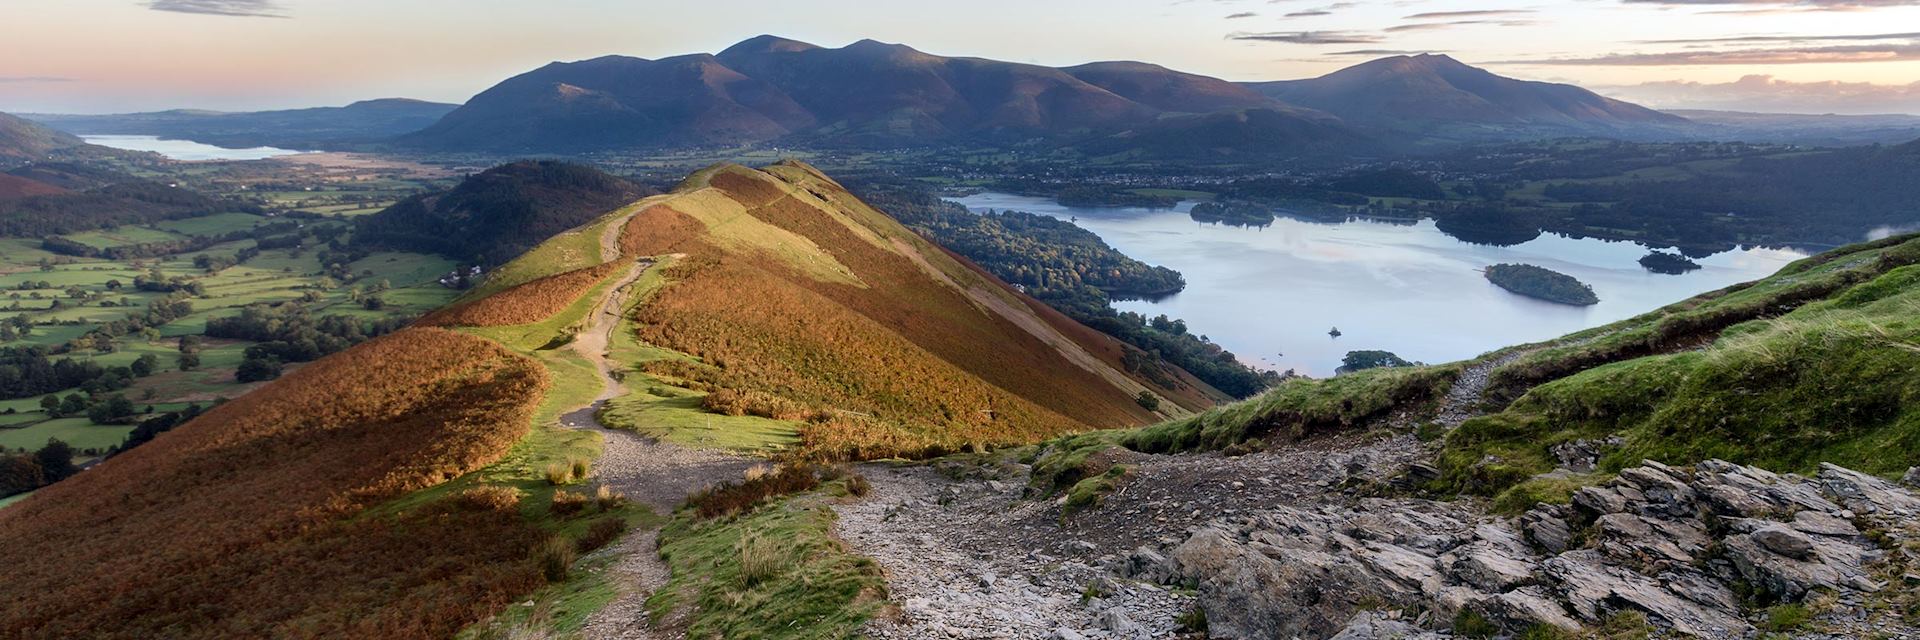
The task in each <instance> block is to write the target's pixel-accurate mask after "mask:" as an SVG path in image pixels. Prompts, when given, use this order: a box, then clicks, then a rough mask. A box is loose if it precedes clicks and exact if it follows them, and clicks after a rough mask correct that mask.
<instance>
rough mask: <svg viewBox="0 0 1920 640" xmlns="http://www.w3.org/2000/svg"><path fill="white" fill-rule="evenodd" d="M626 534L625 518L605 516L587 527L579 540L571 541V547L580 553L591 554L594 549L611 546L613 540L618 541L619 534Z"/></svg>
mask: <svg viewBox="0 0 1920 640" xmlns="http://www.w3.org/2000/svg"><path fill="white" fill-rule="evenodd" d="M626 532H627V520H626V518H622V517H620V516H607V517H605V518H601V519H599V520H595V521H593V524H591V525H588V526H587V532H586V533H585V534H582V535H581V536H580V539H579V540H575V541H573V546H574V548H575V549H576V550H578V551H579V552H580V553H592V552H593V551H594V550H596V549H599V548H601V547H605V546H607V545H609V544H612V543H613V541H614V540H618V539H620V534H622V533H626Z"/></svg>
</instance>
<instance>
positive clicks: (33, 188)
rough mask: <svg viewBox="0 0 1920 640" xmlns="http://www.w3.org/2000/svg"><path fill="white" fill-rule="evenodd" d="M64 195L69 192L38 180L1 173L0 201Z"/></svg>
mask: <svg viewBox="0 0 1920 640" xmlns="http://www.w3.org/2000/svg"><path fill="white" fill-rule="evenodd" d="M62 193H67V190H66V189H62V188H60V187H56V186H53V185H50V184H47V183H45V182H41V181H38V180H31V179H28V178H22V177H20V176H13V175H7V174H4V173H0V199H7V198H27V197H32V196H56V195H60V194H62Z"/></svg>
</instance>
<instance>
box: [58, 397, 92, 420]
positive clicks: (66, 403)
mask: <svg viewBox="0 0 1920 640" xmlns="http://www.w3.org/2000/svg"><path fill="white" fill-rule="evenodd" d="M90 404H92V403H90V402H87V397H86V396H83V395H80V394H78V393H69V394H67V397H65V398H61V399H60V415H63V416H77V415H80V414H82V413H86V412H87V406H88V405H90Z"/></svg>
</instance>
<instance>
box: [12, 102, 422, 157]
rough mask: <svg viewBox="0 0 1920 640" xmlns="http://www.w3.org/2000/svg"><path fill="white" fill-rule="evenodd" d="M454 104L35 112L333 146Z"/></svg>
mask: <svg viewBox="0 0 1920 640" xmlns="http://www.w3.org/2000/svg"><path fill="white" fill-rule="evenodd" d="M456 106H457V105H451V104H442V103H438V102H427V101H424V100H412V99H408V98H381V99H376V100H362V101H359V102H355V103H352V104H349V105H346V106H342V107H313V108H307V109H285V110H278V111H246V112H221V111H205V110H194V109H175V110H170V111H155V112H149V113H124V114H109V115H53V114H49V115H36V116H35V117H36V118H38V119H39V120H40V121H42V122H45V123H47V124H48V125H50V126H53V127H56V128H59V129H61V130H63V131H69V132H73V133H82V134H120V135H150V136H160V137H162V138H170V139H181V140H192V141H194V142H201V143H205V144H211V145H216V146H223V147H256V146H271V147H281V148H289V149H302V150H306V149H333V148H347V147H351V146H353V145H357V144H367V143H371V142H374V141H377V140H383V139H386V138H390V137H393V136H396V135H400V134H403V133H409V132H413V131H418V130H420V129H422V128H425V127H426V126H428V125H431V124H433V123H434V122H436V121H438V120H439V119H440V117H441V116H444V115H446V114H447V112H450V111H452V110H453V109H454V107H456Z"/></svg>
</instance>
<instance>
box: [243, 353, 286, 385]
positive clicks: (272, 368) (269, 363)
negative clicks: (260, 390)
mask: <svg viewBox="0 0 1920 640" xmlns="http://www.w3.org/2000/svg"><path fill="white" fill-rule="evenodd" d="M283 368H284V367H283V366H282V365H281V364H280V359H278V358H273V357H264V358H247V359H246V360H242V361H241V362H240V368H239V369H238V370H236V371H234V372H233V379H235V380H238V381H240V382H259V381H262V380H272V379H274V378H278V377H280V371H281V370H282V369H283Z"/></svg>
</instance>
